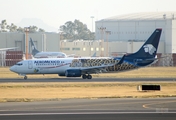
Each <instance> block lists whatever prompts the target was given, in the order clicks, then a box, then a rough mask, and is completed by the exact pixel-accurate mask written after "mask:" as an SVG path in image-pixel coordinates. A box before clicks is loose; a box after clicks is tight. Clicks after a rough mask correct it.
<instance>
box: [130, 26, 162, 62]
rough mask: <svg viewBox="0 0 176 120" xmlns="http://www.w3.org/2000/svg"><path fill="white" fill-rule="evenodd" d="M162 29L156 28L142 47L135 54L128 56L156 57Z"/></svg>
mask: <svg viewBox="0 0 176 120" xmlns="http://www.w3.org/2000/svg"><path fill="white" fill-rule="evenodd" d="M161 32H162V29H156V30H155V31H154V32H153V34H152V35H151V36H150V37H149V38H148V40H147V41H146V42H145V43H144V44H143V45H142V47H141V48H140V49H139V50H138V51H137V52H136V53H134V54H130V55H127V57H134V58H136V57H138V58H145V59H146V58H155V55H156V53H157V49H158V44H159V40H160V36H161Z"/></svg>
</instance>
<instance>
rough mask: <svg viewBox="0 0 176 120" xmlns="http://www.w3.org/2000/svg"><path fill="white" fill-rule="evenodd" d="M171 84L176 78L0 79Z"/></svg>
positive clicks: (1, 81)
mask: <svg viewBox="0 0 176 120" xmlns="http://www.w3.org/2000/svg"><path fill="white" fill-rule="evenodd" d="M142 81H145V82H146V81H149V82H160V81H163V82H171V81H176V78H93V79H82V78H35V79H34V78H29V79H27V80H24V79H23V78H15V79H6V78H0V83H5V82H8V83H9V82H142Z"/></svg>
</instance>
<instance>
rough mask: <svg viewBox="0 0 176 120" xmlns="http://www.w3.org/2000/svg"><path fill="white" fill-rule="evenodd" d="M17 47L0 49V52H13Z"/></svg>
mask: <svg viewBox="0 0 176 120" xmlns="http://www.w3.org/2000/svg"><path fill="white" fill-rule="evenodd" d="M16 48H18V47H11V48H0V51H7V50H14V49H16Z"/></svg>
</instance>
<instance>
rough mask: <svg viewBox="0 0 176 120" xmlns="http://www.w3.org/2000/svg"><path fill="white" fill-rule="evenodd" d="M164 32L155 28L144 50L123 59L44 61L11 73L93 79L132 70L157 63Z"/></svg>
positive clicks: (33, 61) (29, 62) (19, 66)
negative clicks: (157, 54) (104, 74)
mask: <svg viewBox="0 0 176 120" xmlns="http://www.w3.org/2000/svg"><path fill="white" fill-rule="evenodd" d="M161 32H162V29H156V30H155V31H154V32H153V33H152V35H151V36H150V37H149V38H148V40H147V41H146V42H145V43H144V44H143V45H142V47H141V48H140V49H139V50H138V51H137V52H136V53H133V54H127V55H124V56H122V57H97V58H96V57H93V58H52V59H51V58H45V59H31V60H23V61H21V62H18V63H17V64H15V65H14V66H12V67H10V70H11V71H13V72H15V73H18V74H19V75H22V76H24V79H27V76H26V75H28V74H58V75H59V76H66V77H81V76H82V78H83V79H92V76H91V74H97V73H105V72H106V73H111V72H120V71H126V70H132V69H136V68H140V67H145V66H148V65H150V64H152V63H154V62H155V61H156V60H157V58H156V53H157V49H158V44H159V40H160V36H161Z"/></svg>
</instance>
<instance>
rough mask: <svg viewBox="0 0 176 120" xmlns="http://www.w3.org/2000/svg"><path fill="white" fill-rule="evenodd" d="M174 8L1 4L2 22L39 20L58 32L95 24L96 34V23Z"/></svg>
mask: <svg viewBox="0 0 176 120" xmlns="http://www.w3.org/2000/svg"><path fill="white" fill-rule="evenodd" d="M175 5H176V0H0V11H1V14H0V21H2V20H4V19H5V20H7V23H8V24H11V23H14V24H17V23H20V21H21V20H22V19H23V18H37V19H41V20H42V21H43V22H44V23H45V24H47V25H49V26H52V27H55V28H56V29H57V30H58V31H59V27H60V26H61V25H64V24H65V23H66V22H67V21H72V22H73V21H74V20H75V19H77V20H80V21H81V22H82V23H84V24H86V25H87V27H88V29H90V30H91V31H92V24H93V31H94V30H95V29H94V27H95V26H94V25H95V21H98V20H101V19H105V18H108V17H112V16H117V15H123V14H130V13H140V12H157V11H158V12H163V11H176V7H175ZM91 16H93V17H94V18H91ZM92 21H93V22H92ZM36 26H37V25H36ZM46 31H47V30H46ZM58 31H55V32H58Z"/></svg>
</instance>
